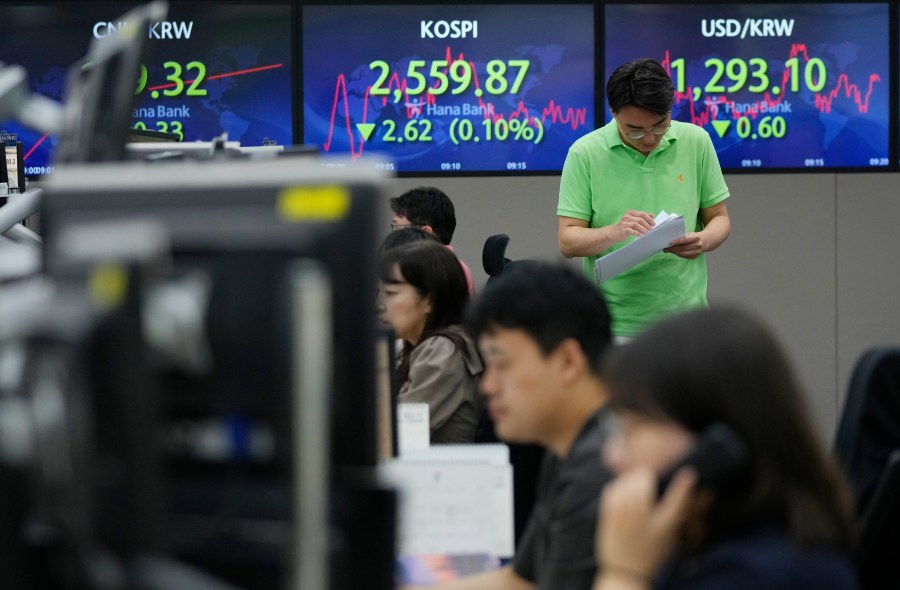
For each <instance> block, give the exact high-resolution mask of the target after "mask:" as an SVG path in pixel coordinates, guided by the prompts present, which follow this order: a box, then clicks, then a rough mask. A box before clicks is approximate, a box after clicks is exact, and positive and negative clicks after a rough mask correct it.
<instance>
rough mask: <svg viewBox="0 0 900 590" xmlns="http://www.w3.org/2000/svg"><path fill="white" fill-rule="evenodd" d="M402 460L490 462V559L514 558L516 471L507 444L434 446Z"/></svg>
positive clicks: (408, 455) (406, 452) (406, 455)
mask: <svg viewBox="0 0 900 590" xmlns="http://www.w3.org/2000/svg"><path fill="white" fill-rule="evenodd" d="M400 459H401V460H411V461H418V462H426V463H431V464H434V463H438V462H443V463H460V462H479V463H480V462H484V461H487V462H488V463H489V464H490V465H492V466H493V468H494V473H493V475H492V477H491V481H492V483H493V491H492V492H491V498H490V502H491V522H490V529H491V537H492V539H493V545H492V547H491V552H490V553H491V555H494V556H496V557H499V558H506V557H509V558H511V557H512V556H513V553H514V552H515V525H514V512H513V468H512V465H510V464H509V447H508V446H506V445H505V444H502V443H498V444H477V445H432V446H431V447H429V448H428V449H426V450H407V451H405V452H401V455H400Z"/></svg>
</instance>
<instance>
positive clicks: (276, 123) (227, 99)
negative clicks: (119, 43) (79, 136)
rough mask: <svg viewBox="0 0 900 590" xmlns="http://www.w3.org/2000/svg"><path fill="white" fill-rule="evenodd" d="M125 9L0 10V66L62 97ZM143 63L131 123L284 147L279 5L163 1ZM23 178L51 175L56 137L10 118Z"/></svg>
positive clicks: (284, 31)
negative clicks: (164, 9) (73, 70)
mask: <svg viewBox="0 0 900 590" xmlns="http://www.w3.org/2000/svg"><path fill="white" fill-rule="evenodd" d="M133 6H135V3H128V2H102V3H97V2H90V3H87V2H65V3H56V4H39V5H30V6H25V5H8V4H7V5H0V22H2V23H4V27H3V33H2V34H0V59H2V60H3V61H5V62H7V63H13V64H18V65H21V66H23V67H25V68H26V69H27V70H28V74H29V79H30V80H31V89H32V92H35V93H38V94H43V95H44V96H48V97H50V98H53V99H55V100H57V101H63V100H65V84H66V73H67V71H68V69H69V67H70V66H71V65H72V64H73V63H75V62H76V61H77V60H80V59H81V58H82V57H84V56H85V54H86V53H87V51H88V46H89V44H90V42H91V41H92V40H93V39H94V38H99V37H103V36H105V35H110V34H114V33H115V31H116V30H117V29H118V28H119V26H120V24H121V23H120V22H119V19H118V17H120V16H121V15H122V14H124V13H125V12H126V11H127V10H128V9H129V8H132V7H133ZM145 34H147V35H148V37H149V39H150V59H149V60H148V62H147V63H146V64H144V66H143V67H142V69H141V72H140V73H139V75H138V79H137V80H136V87H135V91H136V97H135V99H136V107H135V109H134V111H133V113H132V115H133V126H134V127H138V128H142V129H149V130H153V131H165V132H169V133H174V134H175V135H177V136H178V137H179V139H181V140H183V141H197V140H202V141H208V140H210V139H212V138H213V137H216V136H219V135H221V134H222V133H223V132H227V133H228V138H229V140H236V141H240V142H241V144H242V145H245V146H258V145H264V144H279V145H290V144H292V143H293V118H292V104H293V97H292V84H291V80H292V73H291V8H290V6H289V5H287V4H265V3H264V4H230V3H228V4H226V3H221V4H220V3H217V4H215V5H212V4H209V3H196V2H194V3H186V2H179V3H170V5H169V13H168V16H167V18H166V21H165V22H161V23H154V24H153V25H152V26H151V27H150V28H149V30H148V31H146V32H145ZM0 130H6V131H7V132H9V133H14V134H16V135H17V136H18V139H19V140H20V141H22V142H23V144H24V146H23V147H24V150H23V153H24V156H25V173H26V176H36V175H41V174H46V173H48V172H50V171H51V170H52V154H53V150H54V147H55V146H56V142H57V140H56V138H55V137H53V136H45V135H42V134H41V133H38V132H36V131H33V130H30V129H27V128H24V127H23V126H21V125H18V124H17V123H14V122H11V121H4V122H0Z"/></svg>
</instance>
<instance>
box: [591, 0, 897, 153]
mask: <svg viewBox="0 0 900 590" xmlns="http://www.w3.org/2000/svg"><path fill="white" fill-rule="evenodd" d="M604 18H605V22H604V30H605V31H606V40H605V44H604V46H605V73H606V76H609V75H610V74H611V73H612V72H613V70H614V69H615V68H616V67H618V66H619V65H621V64H622V63H625V62H626V61H630V60H632V59H635V58H639V57H651V58H654V59H656V60H658V61H659V62H661V63H662V64H663V66H664V67H665V68H666V70H667V71H668V72H669V75H670V76H671V77H672V81H673V82H674V84H675V105H674V107H673V109H672V118H673V119H677V120H679V121H687V122H691V123H695V124H697V125H700V126H702V127H704V128H705V129H706V130H707V131H709V133H710V135H711V136H712V139H713V143H714V144H715V147H716V152H717V153H718V156H719V161H720V163H721V165H722V167H723V168H729V169H754V168H755V169H788V168H794V169H800V168H810V169H816V168H820V169H821V168H830V169H846V168H874V169H878V168H887V166H888V165H889V161H888V144H889V116H888V112H889V88H890V80H889V77H890V70H889V64H890V59H889V47H890V43H889V34H890V33H889V16H888V4H887V3H868V4H849V3H844V4H829V3H815V4H811V3H810V4H694V5H685V4H681V5H675V4H665V5H663V4H653V5H651V4H610V5H607V6H606V10H605V15H604ZM608 110H609V109H608V105H607V109H606V112H608Z"/></svg>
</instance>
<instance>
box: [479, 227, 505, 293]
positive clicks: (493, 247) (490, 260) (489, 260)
mask: <svg viewBox="0 0 900 590" xmlns="http://www.w3.org/2000/svg"><path fill="white" fill-rule="evenodd" d="M508 245H509V236H508V235H506V234H495V235H493V236H490V237H488V239H487V240H485V241H484V248H482V250H481V266H482V267H484V272H486V273H487V275H488V281H487V282H488V284H490V282H491V281H493V280H495V279H496V278H497V277H499V276H500V275H501V274H502V273H503V269H504V268H505V267H506V265H507V264H509V263H510V262H512V261H511V260H510V259H509V258H507V257H506V246H508Z"/></svg>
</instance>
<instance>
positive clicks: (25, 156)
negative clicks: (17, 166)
mask: <svg viewBox="0 0 900 590" xmlns="http://www.w3.org/2000/svg"><path fill="white" fill-rule="evenodd" d="M48 137H50V134H48V133H45V134H44V135H42V136H41V138H40V139H39V140H37V141H36V142H35V143H34V145H33V146H32V148H31V149H30V150H28V152H27V153H26V154H25V155H24V156H22V161H23V162H25V161H27V160H28V156H30V155H31V154H32V153H34V150H36V149H38V146H39V145H41V144H42V143H44V140H45V139H47V138H48Z"/></svg>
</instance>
